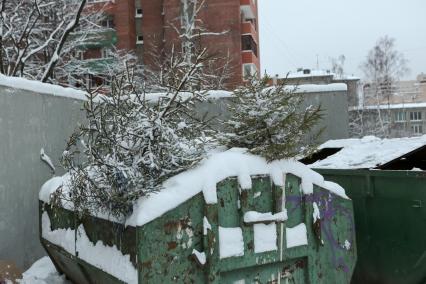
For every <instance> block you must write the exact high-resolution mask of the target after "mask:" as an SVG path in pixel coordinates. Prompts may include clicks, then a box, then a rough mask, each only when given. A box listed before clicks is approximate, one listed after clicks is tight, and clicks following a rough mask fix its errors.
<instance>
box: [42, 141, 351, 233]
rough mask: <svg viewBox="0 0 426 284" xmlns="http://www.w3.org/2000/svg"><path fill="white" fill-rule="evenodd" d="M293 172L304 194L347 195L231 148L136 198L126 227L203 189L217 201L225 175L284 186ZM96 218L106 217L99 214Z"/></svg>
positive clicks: (296, 166) (299, 167)
mask: <svg viewBox="0 0 426 284" xmlns="http://www.w3.org/2000/svg"><path fill="white" fill-rule="evenodd" d="M286 173H288V174H293V175H295V176H298V177H300V178H301V179H302V189H303V192H304V194H312V193H313V184H315V185H317V186H320V187H322V188H325V189H327V190H329V191H330V192H332V193H334V194H336V195H339V196H341V197H343V198H348V197H347V196H346V194H345V190H344V189H343V188H342V187H340V186H339V185H337V184H335V183H331V182H326V181H324V178H323V177H322V176H321V175H320V174H318V173H316V172H314V171H313V170H311V169H309V168H308V167H306V166H305V165H303V164H302V163H300V162H298V161H296V160H280V161H274V162H271V163H268V162H267V161H266V160H265V159H264V158H262V157H259V156H255V155H252V154H249V153H247V150H246V149H239V148H234V149H231V150H228V151H225V152H217V153H212V154H211V155H210V156H209V157H208V158H207V159H205V160H204V161H203V162H202V163H201V164H200V165H199V166H198V167H197V168H195V169H192V170H189V171H186V172H183V173H181V174H179V175H176V176H174V177H172V178H170V179H169V180H167V181H166V182H165V183H164V189H163V190H161V191H160V192H158V193H153V194H151V195H149V196H147V197H142V198H140V199H139V200H138V201H137V202H136V204H135V205H134V208H133V209H134V210H133V214H132V215H131V216H130V217H129V218H128V220H127V221H126V225H129V226H135V227H136V226H143V225H144V224H146V223H148V222H150V221H152V220H154V219H156V218H158V217H160V216H161V215H163V214H165V213H167V212H168V211H170V210H172V209H174V208H176V207H178V206H179V205H180V204H182V203H184V202H185V201H187V200H189V199H190V198H191V197H193V196H195V195H197V194H198V193H200V192H203V194H204V198H205V201H206V202H207V203H208V204H215V203H217V194H216V184H217V183H218V182H220V181H222V180H224V179H226V178H228V177H235V176H236V177H238V181H239V182H240V186H241V187H242V188H243V189H250V188H251V178H250V176H252V175H270V176H271V179H272V181H273V183H274V184H275V185H277V186H284V176H285V175H284V174H286ZM68 182H69V176H68V175H64V176H63V177H62V178H61V177H55V178H52V179H51V180H49V181H47V182H46V183H45V184H44V185H43V186H42V188H41V190H40V194H39V198H40V200H42V201H44V202H46V203H49V199H50V196H51V194H52V193H53V192H55V190H57V189H58V187H60V186H62V187H63V190H66V187H67V183H68ZM96 216H97V217H99V218H104V219H108V217H106V216H102V214H99V215H96Z"/></svg>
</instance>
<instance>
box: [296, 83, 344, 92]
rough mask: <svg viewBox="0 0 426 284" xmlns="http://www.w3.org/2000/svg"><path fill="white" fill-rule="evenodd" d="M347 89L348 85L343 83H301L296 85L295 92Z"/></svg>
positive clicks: (342, 90)
mask: <svg viewBox="0 0 426 284" xmlns="http://www.w3.org/2000/svg"><path fill="white" fill-rule="evenodd" d="M289 87H291V86H289ZM347 90H348V85H346V84H345V83H333V84H325V85H318V84H302V85H298V86H297V90H296V93H323V92H346V91H347Z"/></svg>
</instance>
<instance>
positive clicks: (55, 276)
mask: <svg viewBox="0 0 426 284" xmlns="http://www.w3.org/2000/svg"><path fill="white" fill-rule="evenodd" d="M18 282H19V283H21V284H71V282H69V281H67V280H66V279H65V276H63V275H62V276H61V275H59V273H58V272H57V271H56V268H55V266H54V265H53V263H52V261H51V260H50V258H48V257H47V256H45V257H43V258H41V259H39V260H37V261H36V262H34V264H33V265H32V266H31V267H30V268H29V269H28V270H27V271H25V272H24V273H23V275H22V279H21V280H18Z"/></svg>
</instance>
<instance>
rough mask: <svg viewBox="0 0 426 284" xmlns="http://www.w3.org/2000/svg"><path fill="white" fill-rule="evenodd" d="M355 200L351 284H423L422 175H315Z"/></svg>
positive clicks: (425, 204) (425, 203) (425, 223)
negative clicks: (355, 250) (355, 258)
mask: <svg viewBox="0 0 426 284" xmlns="http://www.w3.org/2000/svg"><path fill="white" fill-rule="evenodd" d="M317 171H318V172H319V173H321V174H322V175H323V176H324V177H325V178H326V179H327V180H331V181H334V182H337V183H338V184H340V185H341V186H343V187H344V188H345V190H346V193H347V194H348V195H349V197H350V198H351V199H352V200H353V204H354V213H355V227H356V239H357V247H358V262H357V265H356V268H355V272H354V276H353V279H352V282H353V283H388V284H392V283H406V284H409V283H413V284H414V283H426V239H425V236H426V172H413V171H388V170H386V171H383V170H330V169H328V170H326V169H321V170H319V169H318V170H317Z"/></svg>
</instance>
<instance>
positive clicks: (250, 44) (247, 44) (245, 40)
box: [241, 35, 257, 56]
mask: <svg viewBox="0 0 426 284" xmlns="http://www.w3.org/2000/svg"><path fill="white" fill-rule="evenodd" d="M241 48H242V50H243V51H248V50H251V51H253V53H254V55H256V56H257V44H256V42H255V41H254V39H253V37H252V36H251V35H242V36H241Z"/></svg>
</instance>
